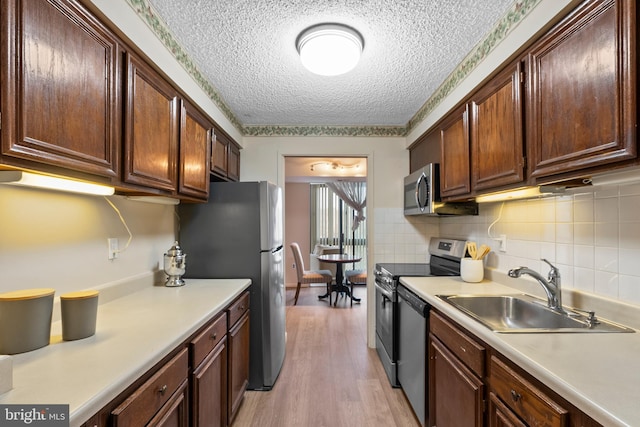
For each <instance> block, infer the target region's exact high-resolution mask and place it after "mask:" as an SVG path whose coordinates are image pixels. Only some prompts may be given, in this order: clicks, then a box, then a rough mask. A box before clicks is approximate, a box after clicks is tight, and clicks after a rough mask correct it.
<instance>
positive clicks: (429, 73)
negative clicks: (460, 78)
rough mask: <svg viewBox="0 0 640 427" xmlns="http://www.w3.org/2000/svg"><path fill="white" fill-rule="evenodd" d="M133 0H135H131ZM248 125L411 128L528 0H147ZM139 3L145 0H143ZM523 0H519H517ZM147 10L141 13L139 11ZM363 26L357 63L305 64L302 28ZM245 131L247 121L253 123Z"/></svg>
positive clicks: (222, 98)
mask: <svg viewBox="0 0 640 427" xmlns="http://www.w3.org/2000/svg"><path fill="white" fill-rule="evenodd" d="M128 1H130V2H131V1H132V0H128ZM146 1H147V2H148V3H149V4H150V5H151V9H147V10H146V12H145V13H152V14H154V15H157V17H158V18H159V19H160V21H162V22H164V24H163V25H166V26H167V27H168V28H169V29H170V33H172V36H171V37H172V38H173V39H175V41H176V42H177V44H178V45H179V46H180V47H181V48H182V49H183V50H184V52H186V54H187V55H188V56H189V57H190V61H192V62H193V63H194V65H195V67H196V68H197V69H198V70H199V72H200V73H201V74H202V76H203V78H204V79H205V80H206V81H207V82H208V83H209V84H210V85H211V87H212V88H213V90H214V91H215V92H216V96H218V97H219V99H218V101H219V103H223V104H224V105H226V106H227V107H228V111H227V114H228V115H231V116H233V117H232V121H234V122H235V123H237V124H239V125H240V126H241V127H243V128H244V127H251V126H254V125H255V126H302V127H304V126H364V127H367V126H390V127H396V126H397V127H405V126H407V124H408V123H409V122H410V121H411V119H412V118H413V117H414V116H415V115H416V114H417V113H418V111H419V110H420V109H421V108H422V107H423V105H424V104H425V102H426V101H427V100H428V99H429V98H430V97H432V95H433V94H434V92H435V91H436V90H437V89H438V88H439V87H440V86H441V85H442V83H443V82H444V81H445V79H447V77H448V76H450V75H451V73H452V72H453V71H454V69H456V67H457V66H458V65H459V64H460V63H461V61H463V59H465V57H466V56H467V55H468V54H469V53H470V52H471V51H472V50H473V49H474V47H476V45H478V43H479V42H480V41H482V40H483V39H484V38H485V37H486V36H487V34H489V33H490V32H491V31H492V30H495V28H497V27H499V26H498V23H499V22H500V20H501V19H503V18H504V17H505V15H506V14H507V13H508V12H511V13H512V12H513V11H514V10H517V9H519V8H520V7H521V5H520V3H535V1H533V2H531V1H528V2H527V1H524V0H520V1H518V2H516V0H490V1H488V0H339V1H338V0H304V1H298V0H189V1H176V0H146ZM137 3H139V2H137ZM516 3H518V4H516ZM139 13H140V12H139ZM323 22H338V23H343V24H346V25H349V26H352V27H354V28H356V29H357V30H358V31H359V32H360V33H361V34H362V35H363V37H364V40H365V48H364V52H363V55H362V59H361V61H360V63H359V64H358V66H357V67H356V68H355V69H354V70H353V71H351V72H349V73H347V74H345V75H342V76H334V77H322V76H316V75H314V74H312V73H310V72H308V71H307V70H305V69H304V68H303V67H302V65H301V63H300V60H299V57H298V55H297V52H296V48H295V40H296V37H297V36H298V34H299V33H300V32H301V31H302V30H304V29H305V28H307V27H309V26H311V25H314V24H318V23H323ZM245 131H246V129H245Z"/></svg>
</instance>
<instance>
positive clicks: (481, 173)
mask: <svg viewBox="0 0 640 427" xmlns="http://www.w3.org/2000/svg"><path fill="white" fill-rule="evenodd" d="M521 68H522V66H521V63H520V62H516V63H515V64H512V65H510V66H508V67H507V68H506V69H504V70H503V71H502V72H500V74H498V75H497V76H496V77H494V78H493V79H491V80H490V81H489V83H487V84H486V85H484V86H483V87H482V88H481V89H480V90H479V91H478V92H476V94H475V95H473V96H472V97H471V101H470V103H469V108H470V110H471V111H470V113H471V114H470V115H471V171H472V173H471V188H473V189H474V190H475V191H477V190H485V189H489V188H496V187H500V186H504V185H508V184H515V183H519V182H522V181H524V173H525V170H524V166H525V164H524V163H525V161H524V142H523V133H524V128H523V126H522V120H523V117H522V105H523V99H522V86H523V84H522V82H521V80H522V79H523V73H522V71H521Z"/></svg>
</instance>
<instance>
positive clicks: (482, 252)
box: [478, 245, 491, 259]
mask: <svg viewBox="0 0 640 427" xmlns="http://www.w3.org/2000/svg"><path fill="white" fill-rule="evenodd" d="M489 252H491V248H490V247H489V246H487V245H480V248H479V249H478V259H484V257H486V256H487V255H489Z"/></svg>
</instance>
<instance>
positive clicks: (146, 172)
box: [124, 54, 179, 193]
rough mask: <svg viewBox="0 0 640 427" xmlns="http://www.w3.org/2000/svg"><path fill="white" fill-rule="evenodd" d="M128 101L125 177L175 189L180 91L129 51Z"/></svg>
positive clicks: (136, 182)
mask: <svg viewBox="0 0 640 427" xmlns="http://www.w3.org/2000/svg"><path fill="white" fill-rule="evenodd" d="M126 102H127V108H126V114H125V174H124V181H125V182H127V183H131V184H138V185H141V186H145V187H149V188H155V189H158V190H164V192H168V193H173V192H175V191H176V188H177V185H176V181H177V171H178V167H177V157H178V125H179V123H178V120H179V111H178V103H179V100H178V93H177V91H176V90H175V89H174V88H173V87H172V86H171V85H170V84H169V83H168V82H167V81H165V80H164V79H163V78H162V77H161V76H160V75H159V74H158V73H157V72H156V71H154V70H153V69H152V68H151V67H150V66H148V65H147V64H146V63H145V62H143V61H142V60H140V59H138V58H137V57H135V56H133V55H132V54H127V101H126Z"/></svg>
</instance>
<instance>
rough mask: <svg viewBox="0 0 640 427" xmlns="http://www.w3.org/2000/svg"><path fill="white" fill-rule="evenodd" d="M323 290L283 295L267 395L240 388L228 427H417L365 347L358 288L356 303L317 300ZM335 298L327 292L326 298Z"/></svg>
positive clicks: (372, 352) (373, 354) (372, 351)
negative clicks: (277, 351)
mask: <svg viewBox="0 0 640 427" xmlns="http://www.w3.org/2000/svg"><path fill="white" fill-rule="evenodd" d="M323 292H324V288H320V287H311V288H302V290H301V291H300V297H299V299H298V305H296V306H293V305H292V304H293V296H294V290H293V289H291V290H290V289H288V290H287V348H286V356H285V361H284V366H283V368H282V371H281V372H280V376H279V378H278V380H277V381H276V384H275V386H274V388H273V389H272V390H271V391H268V392H264V391H247V392H246V395H245V398H244V401H243V402H242V405H241V407H240V410H239V412H238V415H237V417H236V419H235V421H234V423H233V427H244V426H260V427H268V426H272V427H289V426H291V427H293V426H296V427H323V426H327V427H342V426H344V427H347V426H349V427H354V426H358V427H359V426H372V427H375V426H398V427H417V426H419V423H418V421H417V420H416V418H415V417H414V415H413V412H412V410H411V407H410V406H409V403H408V402H407V400H406V398H405V396H404V394H403V393H402V391H401V390H400V389H397V388H392V387H391V385H390V384H389V381H388V379H387V377H386V374H385V372H384V369H383V367H382V365H381V363H380V360H379V359H378V355H377V353H376V351H375V349H370V348H368V347H367V339H366V329H367V327H366V289H365V288H364V287H361V286H358V287H356V288H355V291H354V293H355V294H356V296H358V297H362V303H361V304H354V305H353V307H351V306H350V305H349V303H348V299H347V298H344V297H343V298H340V299H339V300H338V304H337V307H331V308H329V307H328V302H324V301H319V300H318V298H317V295H319V294H321V293H323ZM334 295H335V294H334Z"/></svg>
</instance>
